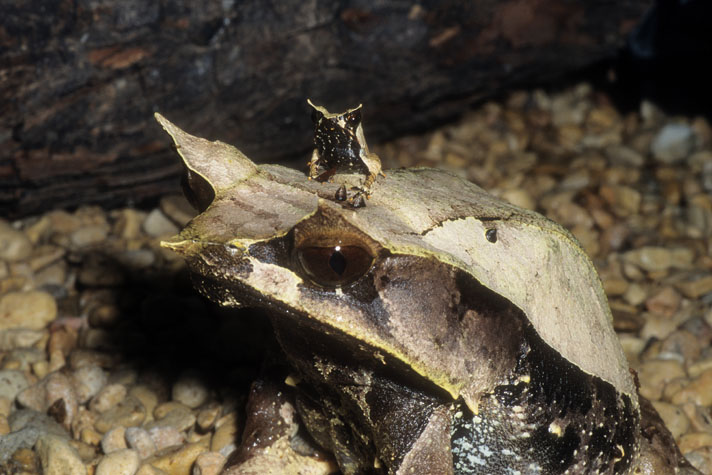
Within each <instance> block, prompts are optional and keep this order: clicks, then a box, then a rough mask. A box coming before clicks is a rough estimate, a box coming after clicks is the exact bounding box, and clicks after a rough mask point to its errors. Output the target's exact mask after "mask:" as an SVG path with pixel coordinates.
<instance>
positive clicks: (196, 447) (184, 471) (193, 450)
mask: <svg viewBox="0 0 712 475" xmlns="http://www.w3.org/2000/svg"><path fill="white" fill-rule="evenodd" d="M207 451H208V448H207V443H205V442H196V443H193V444H187V445H184V446H182V447H179V448H177V449H175V450H171V451H169V452H167V453H165V454H161V455H155V456H153V457H151V458H150V459H148V460H147V461H146V462H148V463H150V464H151V465H153V466H154V467H156V468H158V469H160V470H163V471H164V472H167V473H168V474H170V475H191V469H192V467H193V464H194V463H195V460H196V459H197V458H198V456H199V455H200V454H202V453H203V452H207Z"/></svg>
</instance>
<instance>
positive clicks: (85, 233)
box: [69, 224, 109, 248]
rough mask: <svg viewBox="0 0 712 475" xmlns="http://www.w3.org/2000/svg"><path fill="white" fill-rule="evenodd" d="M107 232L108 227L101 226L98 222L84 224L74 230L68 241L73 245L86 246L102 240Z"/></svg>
mask: <svg viewBox="0 0 712 475" xmlns="http://www.w3.org/2000/svg"><path fill="white" fill-rule="evenodd" d="M108 234H109V229H108V227H107V226H102V225H100V224H97V225H93V226H84V227H81V228H79V229H77V230H75V231H74V232H73V233H72V234H71V235H70V237H69V240H70V242H71V243H72V245H73V246H75V247H79V248H82V247H88V246H93V245H97V244H99V243H101V242H103V241H104V240H106V236H107V235H108Z"/></svg>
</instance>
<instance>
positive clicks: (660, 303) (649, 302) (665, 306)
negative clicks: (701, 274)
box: [645, 287, 682, 317]
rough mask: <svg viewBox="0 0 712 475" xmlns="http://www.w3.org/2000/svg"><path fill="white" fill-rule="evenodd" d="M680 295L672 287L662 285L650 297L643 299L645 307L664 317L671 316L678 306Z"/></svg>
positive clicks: (680, 299)
mask: <svg viewBox="0 0 712 475" xmlns="http://www.w3.org/2000/svg"><path fill="white" fill-rule="evenodd" d="M681 301H682V297H681V296H680V294H679V293H677V292H676V291H675V289H673V288H672V287H663V288H662V289H661V290H659V291H658V292H656V293H655V294H654V295H653V296H652V297H649V298H648V299H646V300H645V307H646V308H647V309H648V311H649V312H653V313H657V314H658V315H663V316H665V317H671V316H673V315H674V314H675V312H677V310H678V309H679V308H680V302H681Z"/></svg>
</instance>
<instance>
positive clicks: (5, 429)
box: [0, 414, 10, 436]
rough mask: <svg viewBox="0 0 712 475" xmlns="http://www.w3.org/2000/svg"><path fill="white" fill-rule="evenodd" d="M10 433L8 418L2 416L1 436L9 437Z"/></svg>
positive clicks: (0, 417)
mask: <svg viewBox="0 0 712 475" xmlns="http://www.w3.org/2000/svg"><path fill="white" fill-rule="evenodd" d="M9 433H10V423H9V422H8V420H7V416H5V415H2V414H0V436H3V435H7V434H9Z"/></svg>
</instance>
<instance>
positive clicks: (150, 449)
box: [126, 427, 157, 459]
mask: <svg viewBox="0 0 712 475" xmlns="http://www.w3.org/2000/svg"><path fill="white" fill-rule="evenodd" d="M126 442H127V443H128V444H129V447H131V448H132V449H134V450H135V451H136V452H137V453H138V456H139V458H141V459H145V458H148V457H150V456H152V455H153V454H154V453H156V450H157V447H156V443H155V442H154V441H153V439H152V438H151V435H150V434H149V433H148V431H146V430H145V429H142V428H140V427H129V428H128V429H126Z"/></svg>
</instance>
